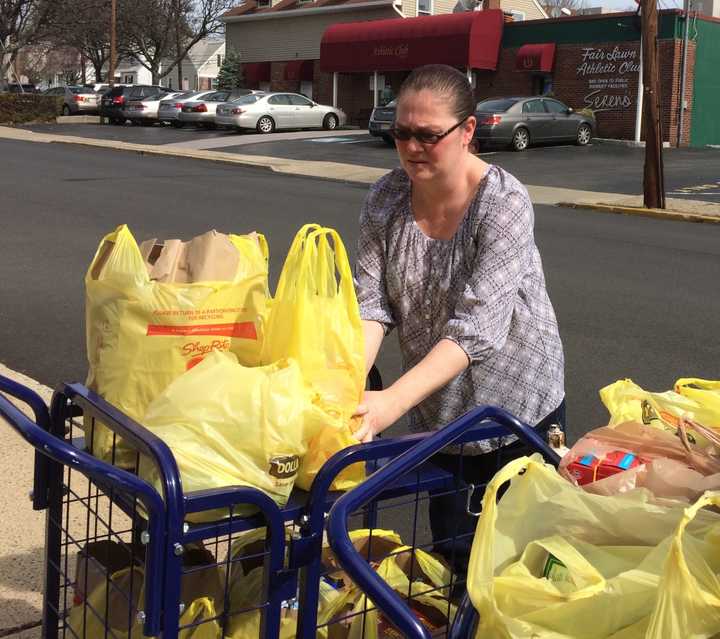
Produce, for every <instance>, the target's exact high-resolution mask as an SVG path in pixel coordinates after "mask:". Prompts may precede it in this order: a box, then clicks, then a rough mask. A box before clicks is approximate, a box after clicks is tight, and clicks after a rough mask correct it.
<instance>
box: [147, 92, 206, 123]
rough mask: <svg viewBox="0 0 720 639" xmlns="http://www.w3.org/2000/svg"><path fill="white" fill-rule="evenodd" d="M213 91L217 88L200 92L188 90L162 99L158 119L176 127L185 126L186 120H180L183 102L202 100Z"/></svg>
mask: <svg viewBox="0 0 720 639" xmlns="http://www.w3.org/2000/svg"><path fill="white" fill-rule="evenodd" d="M211 93H215V90H212V91H200V92H198V91H187V92H185V93H182V94H181V95H176V96H175V97H174V98H173V99H172V100H170V99H162V100H160V106H159V107H158V120H160V122H168V123H170V124H171V125H172V126H174V127H175V128H177V129H181V128H182V127H184V126H185V123H184V122H180V111H181V110H182V107H183V104H185V103H186V102H190V101H197V100H202V99H203V98H204V97H206V96H208V95H210V94H211Z"/></svg>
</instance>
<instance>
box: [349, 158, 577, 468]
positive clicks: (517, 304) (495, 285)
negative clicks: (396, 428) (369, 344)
mask: <svg viewBox="0 0 720 639" xmlns="http://www.w3.org/2000/svg"><path fill="white" fill-rule="evenodd" d="M410 191H411V183H410V179H409V178H408V176H407V174H406V173H405V171H404V170H403V169H400V168H399V169H395V170H393V171H392V172H390V173H388V174H387V175H385V176H384V177H382V178H381V179H380V180H378V182H376V183H375V184H374V185H373V186H372V187H371V189H370V193H369V194H368V196H367V199H366V201H365V204H364V206H363V209H362V213H361V215H360V239H359V244H358V259H357V264H356V269H355V279H356V282H355V283H356V288H357V294H358V301H359V303H360V314H361V316H362V318H363V319H365V320H375V321H377V322H380V323H381V324H383V325H384V326H385V330H386V333H387V332H389V331H390V330H392V329H393V328H397V330H398V334H399V341H400V349H401V351H402V356H403V365H404V368H405V370H409V369H410V368H412V367H413V366H415V364H417V363H418V362H419V361H420V360H421V359H422V358H423V357H425V355H427V354H428V353H429V352H430V350H431V349H432V348H433V347H434V346H435V344H437V342H438V341H439V340H441V339H443V338H447V339H451V340H453V341H454V342H455V343H456V344H458V345H459V346H460V348H462V349H463V350H464V351H465V353H466V354H467V356H468V359H469V361H470V366H469V367H468V368H467V369H466V370H465V371H463V372H462V373H461V374H460V375H458V376H457V377H456V378H454V379H453V380H452V381H450V382H449V383H448V384H447V385H446V386H444V387H443V388H441V389H440V390H438V391H437V392H435V393H434V394H433V395H431V396H430V397H428V398H427V399H426V400H425V401H423V402H422V403H420V404H419V405H418V406H417V407H415V408H414V409H413V410H412V411H411V412H410V414H409V420H410V429H411V430H412V431H413V432H426V431H430V430H435V429H439V428H441V427H443V426H444V425H446V424H448V423H449V422H451V421H452V420H454V419H456V418H457V417H459V416H460V415H462V414H464V413H466V412H467V411H468V410H470V409H472V408H474V407H476V406H478V405H482V404H492V405H496V406H501V407H502V408H505V409H506V410H508V411H509V412H511V413H512V414H514V415H516V416H517V417H518V418H520V419H521V420H523V421H524V422H526V423H528V424H531V425H535V424H537V423H538V422H540V421H541V420H542V419H543V418H544V417H546V416H547V415H549V414H550V413H551V412H552V411H553V410H555V409H556V408H557V407H558V406H559V405H560V403H561V402H562V400H563V397H564V395H565V391H564V382H563V368H564V362H563V349H562V343H561V342H560V335H559V333H558V326H557V321H556V319H555V312H554V310H553V307H552V304H551V303H550V299H549V298H548V295H547V291H546V289H545V277H544V274H543V269H542V262H541V260H540V254H539V252H538V249H537V246H536V245H535V239H534V234H533V224H534V212H533V207H532V203H531V202H530V198H529V196H528V193H527V190H526V189H525V187H524V186H523V185H522V184H521V183H520V182H519V181H518V180H517V179H516V178H514V177H513V176H512V175H510V174H509V173H507V172H506V171H504V170H503V169H501V168H500V167H497V166H494V165H491V166H490V168H489V170H488V172H487V173H486V175H485V177H483V179H482V180H481V181H480V183H479V185H478V189H477V193H476V194H475V197H474V198H473V200H472V202H471V203H470V206H469V207H468V210H467V212H466V214H465V216H464V218H463V220H462V221H461V223H460V226H459V227H458V229H457V231H456V232H455V235H454V236H453V237H452V238H451V239H449V240H441V239H432V238H430V237H428V236H426V235H425V234H424V233H423V232H422V231H421V230H420V228H419V227H418V226H417V224H416V223H415V219H414V217H413V213H412V210H411V200H410ZM512 439H514V438H512ZM510 441H511V439H507V440H506V442H505V443H509V442H510ZM498 444H499V442H497V441H482V442H477V443H476V444H472V445H466V447H465V449H464V452H465V454H478V453H483V452H488V451H490V450H493V449H494V448H497V446H498Z"/></svg>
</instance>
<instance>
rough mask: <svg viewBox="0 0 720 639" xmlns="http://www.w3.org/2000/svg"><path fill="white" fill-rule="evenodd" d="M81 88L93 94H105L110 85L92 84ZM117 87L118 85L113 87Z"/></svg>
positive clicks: (105, 83) (102, 83) (103, 83)
mask: <svg viewBox="0 0 720 639" xmlns="http://www.w3.org/2000/svg"><path fill="white" fill-rule="evenodd" d="M83 86H84V87H85V88H86V89H90V90H91V91H93V92H94V93H101V94H102V93H105V91H107V90H108V89H109V88H110V85H109V84H108V83H107V82H94V83H92V84H83ZM115 86H119V85H117V84H116V85H115Z"/></svg>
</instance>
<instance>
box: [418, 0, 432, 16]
mask: <svg viewBox="0 0 720 639" xmlns="http://www.w3.org/2000/svg"><path fill="white" fill-rule="evenodd" d="M432 3H433V0H418V5H417V12H418V15H419V16H431V15H432V12H433V5H432Z"/></svg>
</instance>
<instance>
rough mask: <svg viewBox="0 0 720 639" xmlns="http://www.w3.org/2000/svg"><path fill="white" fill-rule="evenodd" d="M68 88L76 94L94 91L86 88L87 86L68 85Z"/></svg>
mask: <svg viewBox="0 0 720 639" xmlns="http://www.w3.org/2000/svg"><path fill="white" fill-rule="evenodd" d="M68 89H70V93H74V94H75V95H78V94H80V93H92V91H90V90H89V89H86V88H85V87H68Z"/></svg>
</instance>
